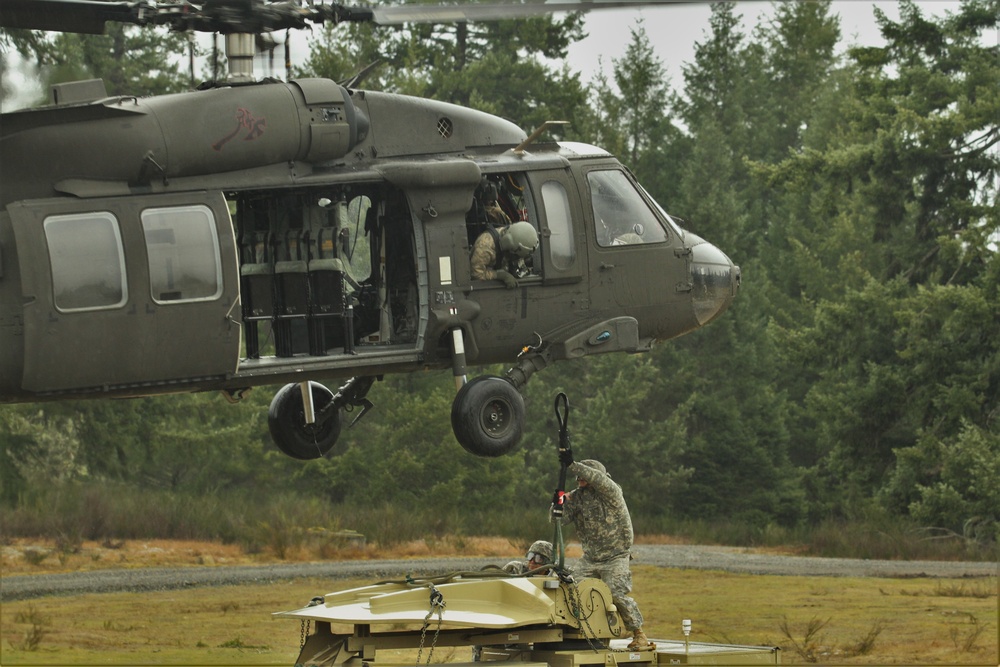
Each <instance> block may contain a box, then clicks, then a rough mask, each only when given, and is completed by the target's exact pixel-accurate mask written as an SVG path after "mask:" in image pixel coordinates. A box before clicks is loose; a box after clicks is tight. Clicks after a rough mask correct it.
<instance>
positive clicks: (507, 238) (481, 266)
mask: <svg viewBox="0 0 1000 667" xmlns="http://www.w3.org/2000/svg"><path fill="white" fill-rule="evenodd" d="M498 210H499V208H498ZM501 213H502V211H501ZM505 217H506V216H505ZM537 247H538V232H537V231H536V230H535V228H534V227H532V226H531V223H530V222H523V221H522V222H515V223H514V224H512V225H508V226H506V227H501V228H500V229H492V228H491V229H489V230H487V231H485V232H483V233H482V234H480V235H479V237H478V238H477V239H476V242H475V243H474V244H473V245H472V258H471V259H470V262H471V265H472V278H473V280H502V281H503V284H504V285H506V286H507V288H509V289H513V288H515V287H517V278H515V277H514V275H513V274H512V273H511V272H510V271H509V270H508V268H507V267H508V266H509V264H510V263H511V262H512V261H521V262H523V260H524V259H525V258H526V257H530V256H531V253H533V252H534V251H535V248H537Z"/></svg>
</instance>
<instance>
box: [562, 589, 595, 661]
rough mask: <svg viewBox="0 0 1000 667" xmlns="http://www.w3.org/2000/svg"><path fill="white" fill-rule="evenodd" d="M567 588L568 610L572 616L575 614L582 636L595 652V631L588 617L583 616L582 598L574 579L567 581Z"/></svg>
mask: <svg viewBox="0 0 1000 667" xmlns="http://www.w3.org/2000/svg"><path fill="white" fill-rule="evenodd" d="M567 588H568V589H569V606H570V611H571V612H573V616H575V617H576V618H577V620H578V621H580V623H581V624H582V625H583V627H584V633H583V638H584V639H586V640H587V645H588V646H590V648H591V650H593V651H594V653H597V652H598V649H597V646H595V645H594V642H593V641H592V640H594V639H597V633H596V632H594V628H592V627H591V626H590V617H589V616H584V614H583V598H582V596H581V595H580V588H579V586H578V585H577V583H576V582H575V581H571V582H569V583H568V586H567Z"/></svg>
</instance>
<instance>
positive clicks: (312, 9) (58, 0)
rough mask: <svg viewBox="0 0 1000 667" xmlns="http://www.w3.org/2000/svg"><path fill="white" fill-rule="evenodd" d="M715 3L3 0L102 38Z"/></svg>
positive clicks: (17, 13)
mask: <svg viewBox="0 0 1000 667" xmlns="http://www.w3.org/2000/svg"><path fill="white" fill-rule="evenodd" d="M710 1H711V0H543V1H538V0H527V1H526V2H519V1H518V0H508V1H506V2H505V1H503V0H493V1H492V2H484V3H467V4H459V5H433V4H429V5H424V4H413V5H386V6H379V7H365V6H347V5H340V4H335V3H331V4H321V3H315V4H313V3H310V4H302V3H301V1H300V0H285V1H283V2H267V1H266V0H204V2H202V3H200V4H194V3H192V2H189V1H188V0H179V1H177V2H156V1H155V0H132V1H129V0H3V2H0V27H3V28H24V29H29V30H53V31H59V32H79V33H88V34H100V33H102V32H104V25H105V23H107V22H108V21H114V22H119V23H133V24H136V25H166V26H169V27H170V28H171V29H172V30H178V31H182V30H194V31H197V32H217V33H222V34H232V33H250V34H259V33H262V32H273V31H276V30H289V29H292V28H306V27H308V25H309V24H310V23H326V22H330V23H341V22H345V21H349V22H356V23H357V22H373V23H375V24H377V25H400V24H403V23H452V22H464V21H497V20H503V19H521V18H531V17H534V16H544V15H547V14H554V13H559V12H578V11H590V10H595V9H596V10H599V9H621V8H628V7H644V6H650V5H677V4H699V3H704V2H710Z"/></svg>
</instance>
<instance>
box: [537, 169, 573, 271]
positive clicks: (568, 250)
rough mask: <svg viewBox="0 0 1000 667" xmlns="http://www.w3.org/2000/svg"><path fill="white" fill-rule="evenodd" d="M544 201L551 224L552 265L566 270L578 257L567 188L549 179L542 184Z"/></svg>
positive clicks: (550, 250)
mask: <svg viewBox="0 0 1000 667" xmlns="http://www.w3.org/2000/svg"><path fill="white" fill-rule="evenodd" d="M542 202H543V203H544V206H545V219H546V220H547V221H548V225H549V239H548V241H549V254H550V255H551V257H552V266H553V267H554V268H556V269H559V270H561V271H565V270H566V269H568V268H570V267H571V266H572V265H573V260H575V259H576V246H575V245H574V243H573V219H572V217H571V216H570V211H569V197H568V196H567V195H566V188H564V187H563V185H562V183H559V182H557V181H547V182H546V183H544V184H543V185H542Z"/></svg>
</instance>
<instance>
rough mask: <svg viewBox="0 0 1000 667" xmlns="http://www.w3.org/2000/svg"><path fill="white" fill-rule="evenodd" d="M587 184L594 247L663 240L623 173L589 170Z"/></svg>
mask: <svg viewBox="0 0 1000 667" xmlns="http://www.w3.org/2000/svg"><path fill="white" fill-rule="evenodd" d="M587 181H588V182H589V184H590V197H591V202H592V204H593V207H594V225H595V226H596V230H597V244H598V245H600V246H602V247H605V248H608V247H613V246H625V245H636V244H642V243H663V242H665V241H666V240H667V232H666V230H665V229H664V228H663V225H661V224H660V221H659V219H658V218H657V217H656V215H655V214H654V213H653V210H652V209H651V208H650V207H649V205H648V204H647V203H646V200H645V199H644V198H643V196H642V194H641V193H640V192H639V190H637V189H636V187H635V186H634V185H633V184H632V182H631V181H630V180H629V178H628V177H627V176H626V175H625V173H624V172H622V171H618V170H617V169H608V170H599V171H592V172H590V173H589V174H587Z"/></svg>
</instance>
